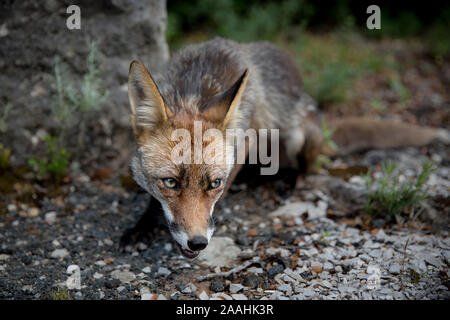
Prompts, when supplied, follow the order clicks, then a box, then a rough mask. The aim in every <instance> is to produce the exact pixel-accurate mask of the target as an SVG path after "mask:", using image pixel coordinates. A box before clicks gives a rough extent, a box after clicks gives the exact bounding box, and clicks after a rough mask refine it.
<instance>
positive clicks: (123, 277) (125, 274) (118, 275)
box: [111, 270, 136, 283]
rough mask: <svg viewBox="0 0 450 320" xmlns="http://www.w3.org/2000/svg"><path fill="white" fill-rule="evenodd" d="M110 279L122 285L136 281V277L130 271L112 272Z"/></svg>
mask: <svg viewBox="0 0 450 320" xmlns="http://www.w3.org/2000/svg"><path fill="white" fill-rule="evenodd" d="M111 278H113V279H117V280H120V281H121V282H122V283H128V282H131V281H133V280H134V279H136V275H135V274H134V273H133V272H131V271H122V270H114V271H113V272H111Z"/></svg>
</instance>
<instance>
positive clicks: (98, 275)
mask: <svg viewBox="0 0 450 320" xmlns="http://www.w3.org/2000/svg"><path fill="white" fill-rule="evenodd" d="M101 278H103V274H101V273H98V272H96V273H94V279H96V280H98V279H101Z"/></svg>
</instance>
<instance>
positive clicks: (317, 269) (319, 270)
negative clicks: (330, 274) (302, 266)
mask: <svg viewBox="0 0 450 320" xmlns="http://www.w3.org/2000/svg"><path fill="white" fill-rule="evenodd" d="M311 270H312V271H313V272H315V273H322V271H323V266H322V264H321V263H318V262H311Z"/></svg>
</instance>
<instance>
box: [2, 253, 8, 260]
mask: <svg viewBox="0 0 450 320" xmlns="http://www.w3.org/2000/svg"><path fill="white" fill-rule="evenodd" d="M9 257H10V255H9V254H6V253H2V254H0V261H6V260H8V259H9Z"/></svg>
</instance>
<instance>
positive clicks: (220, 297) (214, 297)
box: [210, 292, 233, 300]
mask: <svg viewBox="0 0 450 320" xmlns="http://www.w3.org/2000/svg"><path fill="white" fill-rule="evenodd" d="M210 300H233V298H232V297H230V296H229V295H227V294H226V293H223V292H219V293H214V294H213V295H212V296H211V299H210Z"/></svg>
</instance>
